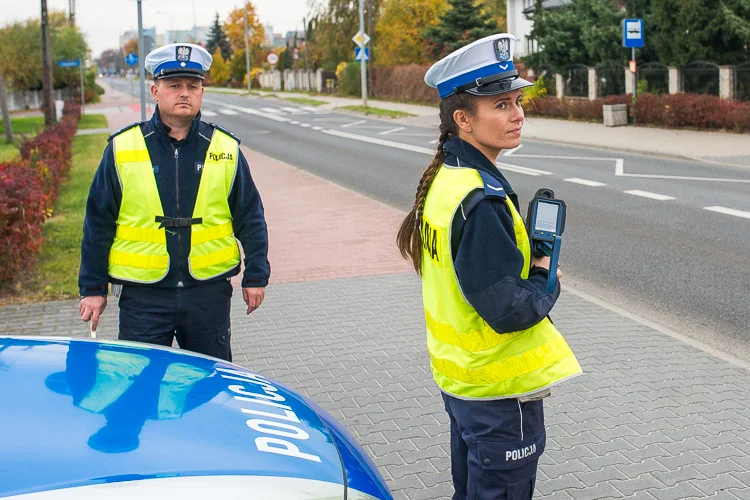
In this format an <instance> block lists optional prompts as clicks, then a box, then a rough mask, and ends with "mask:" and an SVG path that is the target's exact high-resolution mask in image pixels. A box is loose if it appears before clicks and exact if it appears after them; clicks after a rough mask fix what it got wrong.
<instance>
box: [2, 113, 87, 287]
mask: <svg viewBox="0 0 750 500" xmlns="http://www.w3.org/2000/svg"><path fill="white" fill-rule="evenodd" d="M80 116H81V106H80V105H77V104H73V105H71V104H70V103H66V105H65V108H64V109H63V117H62V120H61V121H60V123H58V124H57V125H55V126H53V127H50V128H48V129H45V130H44V131H43V132H41V133H40V134H39V135H37V136H36V137H33V138H32V139H28V140H26V141H24V142H23V143H22V144H21V148H20V152H21V158H18V159H15V160H12V161H10V162H7V163H2V164H0V282H2V281H6V280H10V279H12V278H14V277H15V276H16V275H17V273H18V271H19V270H20V269H23V268H25V267H27V266H29V265H31V264H32V263H33V261H34V260H35V259H36V255H37V253H38V252H39V251H40V250H41V248H42V225H43V224H44V221H45V218H46V216H47V211H48V209H49V208H50V207H51V205H52V202H53V201H54V200H55V198H56V197H57V191H58V188H59V185H60V182H61V181H62V179H63V177H64V176H65V174H66V173H67V171H68V170H69V169H70V157H71V153H70V145H71V143H72V141H73V136H74V135H75V133H76V130H77V129H78V120H79V119H80Z"/></svg>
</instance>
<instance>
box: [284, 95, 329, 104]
mask: <svg viewBox="0 0 750 500" xmlns="http://www.w3.org/2000/svg"><path fill="white" fill-rule="evenodd" d="M282 99H284V100H285V101H290V102H295V103H297V104H304V105H306V106H321V105H323V104H325V103H326V102H325V101H319V100H317V99H308V98H306V97H283V98H282Z"/></svg>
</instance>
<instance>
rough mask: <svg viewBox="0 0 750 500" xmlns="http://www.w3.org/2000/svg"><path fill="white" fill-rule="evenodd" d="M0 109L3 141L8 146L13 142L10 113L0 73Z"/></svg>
mask: <svg viewBox="0 0 750 500" xmlns="http://www.w3.org/2000/svg"><path fill="white" fill-rule="evenodd" d="M0 107H2V111H3V125H5V140H6V141H8V144H11V143H12V142H13V126H12V124H11V121H10V113H8V101H7V97H6V95H5V80H4V79H3V74H2V72H0Z"/></svg>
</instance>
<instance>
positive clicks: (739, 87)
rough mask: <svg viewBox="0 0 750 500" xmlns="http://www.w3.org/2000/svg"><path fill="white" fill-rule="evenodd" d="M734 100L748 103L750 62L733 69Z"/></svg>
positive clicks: (749, 98)
mask: <svg viewBox="0 0 750 500" xmlns="http://www.w3.org/2000/svg"><path fill="white" fill-rule="evenodd" d="M734 98H735V99H736V100H738V101H750V61H748V62H746V63H742V64H738V65H737V66H735V67H734Z"/></svg>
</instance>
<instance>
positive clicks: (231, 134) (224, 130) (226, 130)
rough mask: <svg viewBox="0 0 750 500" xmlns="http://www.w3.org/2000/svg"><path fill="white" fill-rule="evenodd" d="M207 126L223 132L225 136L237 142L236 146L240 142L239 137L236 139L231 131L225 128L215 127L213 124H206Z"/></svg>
mask: <svg viewBox="0 0 750 500" xmlns="http://www.w3.org/2000/svg"><path fill="white" fill-rule="evenodd" d="M208 124H209V125H211V126H212V127H213V128H217V129H219V130H221V131H222V132H224V133H225V134H227V135H229V136H230V137H231V138H232V139H234V140H235V141H237V144H240V143H241V142H242V141H241V140H240V138H239V137H237V136H236V135H234V134H233V133H232V131H231V130H229V129H227V128H225V127H222V126H221V125H217V124H215V123H214V122H208Z"/></svg>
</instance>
